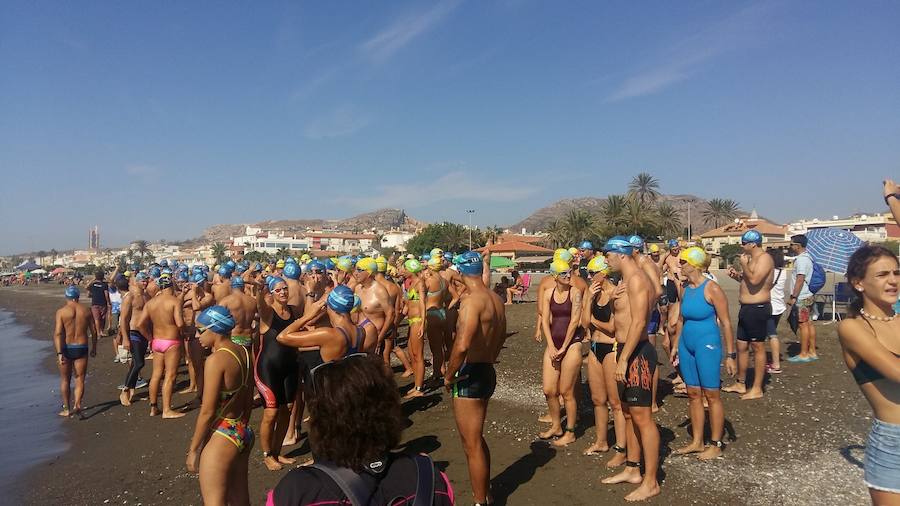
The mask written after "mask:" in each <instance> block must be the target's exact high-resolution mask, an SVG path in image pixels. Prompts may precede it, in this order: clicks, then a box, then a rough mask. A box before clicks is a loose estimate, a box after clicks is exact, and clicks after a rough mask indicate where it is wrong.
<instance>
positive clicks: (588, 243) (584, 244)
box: [578, 241, 594, 251]
mask: <svg viewBox="0 0 900 506" xmlns="http://www.w3.org/2000/svg"><path fill="white" fill-rule="evenodd" d="M578 249H589V250H591V251H593V250H594V243H592V242H591V241H581V244H579V245H578Z"/></svg>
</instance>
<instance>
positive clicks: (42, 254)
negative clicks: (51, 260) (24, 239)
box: [37, 250, 47, 266]
mask: <svg viewBox="0 0 900 506" xmlns="http://www.w3.org/2000/svg"><path fill="white" fill-rule="evenodd" d="M37 256H38V264H40V265H41V266H43V265H44V257H45V256H47V252H46V251H44V250H40V251H38V252H37Z"/></svg>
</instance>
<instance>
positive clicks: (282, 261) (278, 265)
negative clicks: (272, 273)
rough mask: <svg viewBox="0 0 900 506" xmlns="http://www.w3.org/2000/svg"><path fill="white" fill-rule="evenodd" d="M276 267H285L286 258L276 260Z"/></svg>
mask: <svg viewBox="0 0 900 506" xmlns="http://www.w3.org/2000/svg"><path fill="white" fill-rule="evenodd" d="M275 267H277V268H278V269H281V268H282V267H284V260H279V261H277V262H275Z"/></svg>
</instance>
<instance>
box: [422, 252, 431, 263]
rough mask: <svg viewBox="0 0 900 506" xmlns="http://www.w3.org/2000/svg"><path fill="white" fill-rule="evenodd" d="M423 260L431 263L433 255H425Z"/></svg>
mask: <svg viewBox="0 0 900 506" xmlns="http://www.w3.org/2000/svg"><path fill="white" fill-rule="evenodd" d="M422 260H425V261H426V262H427V261H429V260H431V255H430V254H428V253H425V254H423V255H422Z"/></svg>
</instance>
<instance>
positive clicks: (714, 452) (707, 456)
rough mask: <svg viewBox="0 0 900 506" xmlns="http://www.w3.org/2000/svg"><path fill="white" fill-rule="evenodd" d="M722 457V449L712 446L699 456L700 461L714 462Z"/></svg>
mask: <svg viewBox="0 0 900 506" xmlns="http://www.w3.org/2000/svg"><path fill="white" fill-rule="evenodd" d="M721 456H722V449H721V448H719V447H718V446H710V447H708V448H707V449H705V450H703V453H701V454H700V455H697V458H698V459H700V460H713V459H717V458H719V457H721Z"/></svg>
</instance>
